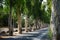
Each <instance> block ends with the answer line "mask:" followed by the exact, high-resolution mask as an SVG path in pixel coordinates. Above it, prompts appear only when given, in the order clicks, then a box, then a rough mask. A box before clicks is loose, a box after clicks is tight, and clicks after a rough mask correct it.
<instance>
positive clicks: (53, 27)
mask: <svg viewBox="0 0 60 40" xmlns="http://www.w3.org/2000/svg"><path fill="white" fill-rule="evenodd" d="M56 1H57V0H52V13H51V20H50V29H51V31H52V34H53V39H52V40H56V31H57V30H56V27H57V25H56V23H57V22H56V21H57V20H56V19H57V17H56V16H57V12H56V10H57V9H56V7H57V6H56V4H57V3H56ZM57 24H58V23H57Z"/></svg>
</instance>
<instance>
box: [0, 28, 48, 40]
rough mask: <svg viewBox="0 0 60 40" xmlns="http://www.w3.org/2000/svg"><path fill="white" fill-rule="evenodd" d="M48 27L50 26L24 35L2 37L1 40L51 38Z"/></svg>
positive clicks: (39, 39)
mask: <svg viewBox="0 0 60 40" xmlns="http://www.w3.org/2000/svg"><path fill="white" fill-rule="evenodd" d="M48 29H49V28H42V29H40V30H36V31H34V32H29V33H26V34H22V35H23V36H21V35H17V36H14V37H9V38H0V40H49V38H48ZM24 35H25V36H24ZM28 35H29V36H28Z"/></svg>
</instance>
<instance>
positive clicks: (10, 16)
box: [8, 5, 13, 36]
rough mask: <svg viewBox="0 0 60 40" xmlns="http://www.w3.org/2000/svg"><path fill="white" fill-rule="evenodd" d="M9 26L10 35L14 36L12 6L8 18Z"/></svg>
mask: <svg viewBox="0 0 60 40" xmlns="http://www.w3.org/2000/svg"><path fill="white" fill-rule="evenodd" d="M8 26H9V35H10V36H12V35H13V26H12V7H11V5H10V13H9V18H8Z"/></svg>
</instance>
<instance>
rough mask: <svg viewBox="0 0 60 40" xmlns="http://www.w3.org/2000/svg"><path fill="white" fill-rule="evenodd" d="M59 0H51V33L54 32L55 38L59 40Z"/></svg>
mask: <svg viewBox="0 0 60 40" xmlns="http://www.w3.org/2000/svg"><path fill="white" fill-rule="evenodd" d="M59 10H60V0H52V14H51V26H52V27H53V28H52V33H53V34H55V32H56V38H57V39H56V40H60V38H59V37H60V11H59Z"/></svg>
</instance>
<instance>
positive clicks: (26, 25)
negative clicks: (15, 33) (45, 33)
mask: <svg viewBox="0 0 60 40" xmlns="http://www.w3.org/2000/svg"><path fill="white" fill-rule="evenodd" d="M25 32H28V16H27V15H25Z"/></svg>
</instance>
